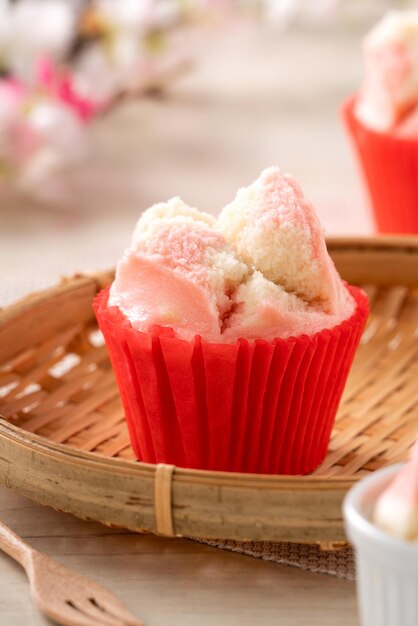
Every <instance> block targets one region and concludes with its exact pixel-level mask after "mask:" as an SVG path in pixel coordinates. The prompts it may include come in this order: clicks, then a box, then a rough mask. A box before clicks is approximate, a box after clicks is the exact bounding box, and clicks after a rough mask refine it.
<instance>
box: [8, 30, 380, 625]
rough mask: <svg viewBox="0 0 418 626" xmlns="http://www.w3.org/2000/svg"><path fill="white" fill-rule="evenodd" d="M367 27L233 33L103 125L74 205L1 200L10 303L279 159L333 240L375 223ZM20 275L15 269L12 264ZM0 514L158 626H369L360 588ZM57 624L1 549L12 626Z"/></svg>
mask: <svg viewBox="0 0 418 626" xmlns="http://www.w3.org/2000/svg"><path fill="white" fill-rule="evenodd" d="M359 40H360V33H357V34H356V33H353V34H350V35H347V34H344V33H341V32H338V33H334V34H329V33H328V35H327V34H326V33H325V34H324V33H317V34H316V35H314V34H312V33H297V32H294V33H288V34H283V35H281V34H280V33H273V32H264V33H262V34H260V33H258V34H254V33H251V32H250V33H246V34H245V36H238V37H236V36H235V35H234V36H233V37H232V36H231V37H229V36H227V34H226V35H225V36H224V39H223V41H222V42H221V43H220V44H219V45H218V47H216V46H215V50H214V51H212V53H211V54H210V55H209V56H208V57H207V58H206V59H205V60H204V62H203V63H202V64H201V65H200V66H199V68H198V69H197V71H196V72H195V73H194V74H193V75H190V76H188V77H185V78H184V79H183V80H181V81H180V82H179V83H178V84H176V85H175V86H173V87H172V88H171V96H170V97H169V98H166V99H162V100H144V101H142V102H138V103H127V104H126V105H124V106H122V107H121V108H120V109H119V110H118V111H115V112H114V113H112V114H111V115H110V116H108V117H107V118H106V119H103V120H102V121H101V122H100V123H99V124H98V125H97V126H96V127H95V129H94V132H93V142H94V146H95V153H94V158H92V159H91V160H90V162H89V163H88V165H87V166H86V168H85V169H82V170H80V172H79V173H78V176H77V177H76V180H75V189H76V193H74V194H73V195H70V196H69V198H68V203H69V204H68V203H67V207H66V208H65V209H63V210H59V209H58V210H55V209H50V210H45V209H44V208H42V207H39V206H37V205H35V204H34V203H31V202H28V201H27V200H23V199H21V198H19V199H17V198H15V197H14V196H13V195H12V196H11V197H10V196H9V197H3V199H2V200H1V199H0V285H1V287H0V305H1V304H6V303H8V302H10V301H11V300H13V299H15V298H16V297H18V296H20V295H23V294H24V293H26V292H28V291H32V290H34V289H37V288H40V287H43V286H46V285H48V284H50V283H52V282H54V281H56V280H57V278H58V276H59V275H60V274H63V273H71V272H73V271H77V270H81V271H83V270H88V269H92V270H93V269H98V268H103V267H108V266H110V265H112V264H113V263H114V262H115V261H116V259H117V258H118V256H119V255H120V252H121V250H122V249H123V247H124V245H125V244H126V243H127V241H128V237H129V233H130V231H131V229H132V226H133V224H134V222H135V220H136V219H137V217H138V215H139V214H140V212H141V211H142V210H143V209H144V208H145V207H146V206H148V205H150V204H152V203H153V202H156V201H159V200H162V199H164V198H167V197H170V196H172V195H177V194H179V195H181V196H182V197H183V198H184V199H185V200H186V201H188V202H189V203H191V204H197V205H198V206H199V207H201V208H205V209H208V210H210V211H212V212H216V211H217V210H218V209H219V208H220V207H221V206H222V205H223V204H224V203H226V202H227V201H228V200H229V199H231V198H232V196H233V194H234V192H235V190H236V188H237V187H238V186H240V185H244V184H248V183H249V182H251V181H252V180H253V179H254V178H255V177H256V176H257V175H258V173H259V171H260V169H261V168H262V167H264V166H266V165H269V164H272V163H278V164H280V165H281V166H282V167H283V168H284V169H285V170H288V171H290V172H292V173H294V174H295V175H296V176H297V177H298V179H299V180H300V182H301V184H302V186H303V187H304V188H305V190H306V192H307V194H308V195H309V196H310V197H311V198H312V199H313V200H314V202H315V205H316V207H317V210H318V212H319V214H320V217H321V220H322V222H323V224H324V226H325V227H326V230H327V232H328V233H331V234H335V233H363V234H364V233H367V232H370V231H371V222H370V218H369V216H368V214H367V210H366V209H365V204H364V197H363V195H362V192H361V185H360V182H359V179H358V177H357V172H356V170H355V166H354V162H353V159H352V156H351V154H350V150H349V146H348V144H347V142H346V139H345V137H344V133H343V131H342V129H341V126H340V122H339V119H338V106H339V104H340V103H341V101H342V100H343V99H344V97H345V96H346V95H348V94H350V93H351V92H352V91H353V90H354V89H355V88H356V86H357V85H358V82H359V79H360V74H361V68H360V54H359ZM11 268H13V269H11ZM0 518H1V519H3V520H4V521H5V522H6V523H7V524H10V525H11V526H12V528H13V529H14V530H15V531H16V532H17V533H20V534H21V535H22V536H23V537H25V538H27V539H28V540H29V541H30V542H31V543H32V544H33V545H34V546H35V547H36V548H38V549H40V550H44V551H45V552H47V553H48V554H50V555H51V556H53V557H56V558H57V559H59V560H61V561H62V562H63V563H64V564H65V565H68V566H70V567H73V568H75V569H77V570H78V571H80V572H82V573H84V574H87V575H89V576H91V577H92V578H95V579H97V580H98V581H99V582H100V583H103V584H105V585H108V586H109V587H110V588H111V589H112V590H113V591H114V592H116V593H117V594H119V595H120V597H121V598H122V599H123V600H124V601H125V602H126V604H127V605H128V606H129V607H130V608H131V609H132V610H133V611H134V612H135V613H136V614H137V615H138V616H140V617H142V618H143V620H144V621H145V623H146V624H147V625H148V626H168V625H173V626H174V625H178V626H180V625H181V626H206V625H207V626H214V625H216V626H223V625H225V626H234V625H237V626H238V625H239V626H247V625H248V626H250V625H251V626H256V625H258V624H262V625H263V626H270V625H271V626H273V625H276V624H283V626H307V625H309V626H315V625H318V626H327V625H329V626H337V625H338V626H355V625H356V624H358V621H357V614H356V600H355V585H354V583H352V582H348V581H346V580H339V579H337V578H335V577H332V576H326V575H319V574H311V573H307V572H304V571H300V570H297V569H295V568H290V567H286V566H281V565H277V564H274V563H268V562H263V561H259V560H256V559H254V558H251V557H245V556H241V555H237V554H232V553H227V552H222V551H220V550H217V549H215V548H210V547H207V546H203V545H199V544H196V543H193V542H192V541H188V540H180V539H175V540H168V539H162V538H156V537H152V536H141V535H135V534H130V533H127V532H123V531H120V530H109V529H106V528H104V527H102V526H100V525H98V524H95V523H87V522H82V521H79V520H77V519H74V518H73V517H71V516H69V515H65V514H62V513H57V512H54V511H52V510H50V509H47V508H43V507H40V506H38V505H36V504H35V503H33V502H31V501H29V500H27V499H24V498H23V497H21V496H19V495H17V494H14V493H11V492H9V491H8V490H7V489H5V488H0ZM45 623H46V622H45V621H44V620H43V618H42V617H41V616H40V615H39V614H38V613H37V611H36V609H34V608H33V607H32V605H31V603H30V602H29V600H28V586H27V584H26V580H25V577H24V574H23V572H22V571H21V570H20V568H19V567H18V566H17V565H16V564H14V563H13V562H12V561H11V560H10V559H9V558H8V557H6V556H2V555H0V624H1V625H4V626H9V625H10V626H27V625H28V624H30V625H31V626H38V625H41V624H45Z"/></svg>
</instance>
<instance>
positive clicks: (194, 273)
mask: <svg viewBox="0 0 418 626" xmlns="http://www.w3.org/2000/svg"><path fill="white" fill-rule="evenodd" d="M260 182H261V186H262V187H263V186H265V195H264V194H261V195H262V197H263V198H264V199H265V200H266V202H265V203H263V202H262V203H261V204H260V205H259V204H257V206H255V207H254V208H255V214H256V218H255V219H256V222H257V223H258V225H259V224H260V223H264V225H265V226H266V227H267V228H268V229H281V228H283V225H284V224H293V226H296V227H297V228H299V230H302V231H303V232H304V233H305V234H306V233H308V235H306V236H307V238H308V244H309V245H307V246H306V248H307V250H308V253H309V255H311V256H312V259H313V261H314V263H315V264H316V266H315V267H316V268H317V270H318V271H317V276H318V277H319V278H318V282H319V283H321V284H320V287H319V288H320V289H322V291H323V292H324V293H326V295H327V301H326V302H325V300H324V301H323V302H321V300H320V299H315V298H314V299H313V300H311V301H307V300H305V299H303V298H301V297H299V294H298V295H297V294H296V293H292V290H291V289H290V290H289V288H288V287H286V288H284V287H283V285H282V284H281V283H276V284H275V283H274V282H272V281H271V280H268V279H266V278H265V277H264V276H263V275H262V273H261V272H260V271H256V270H257V269H258V268H255V267H254V266H252V265H251V264H250V263H249V262H248V261H245V260H243V258H242V257H241V256H240V255H238V253H237V251H236V249H235V248H234V246H233V244H232V243H231V241H229V240H228V238H227V237H226V235H225V233H224V232H223V231H222V228H221V227H220V226H221V223H220V224H217V223H215V222H214V224H211V223H210V220H208V219H207V216H204V219H201V220H199V219H196V217H194V216H195V214H196V210H195V209H190V207H186V205H184V204H182V203H181V201H180V200H178V199H176V200H175V203H174V204H173V201H170V202H169V203H168V204H167V216H165V215H164V205H158V211H157V212H156V211H155V208H151V209H150V210H149V212H148V213H147V212H146V213H145V214H144V218H142V219H141V220H140V221H139V223H138V225H137V227H136V229H135V237H134V241H133V242H132V244H131V247H130V248H129V249H128V250H127V251H126V252H125V254H124V256H123V258H122V260H121V261H120V263H119V264H118V266H117V269H116V276H115V280H114V283H113V285H112V287H111V291H110V296H109V305H110V306H118V307H119V308H120V310H121V311H122V312H123V313H124V314H125V316H126V317H127V318H128V319H129V320H130V321H131V323H132V325H133V326H134V327H135V328H138V329H139V330H142V331H148V330H149V329H150V328H151V327H152V326H154V325H159V326H164V327H170V328H172V329H173V330H174V332H175V334H176V336H177V337H180V338H182V339H185V340H191V339H193V337H194V336H195V335H200V336H201V337H203V338H204V339H205V340H208V341H212V342H219V343H221V342H225V343H233V342H235V341H236V340H237V339H239V338H240V337H246V338H248V339H257V338H263V339H267V340H271V339H273V338H275V337H289V336H291V335H300V334H305V333H306V334H312V333H314V332H317V331H318V330H322V329H323V328H329V327H332V326H335V325H336V324H338V323H340V322H341V321H343V319H346V318H348V317H350V315H351V314H352V313H353V310H354V301H353V299H352V297H351V295H350V294H349V292H348V290H347V289H346V287H345V286H344V285H343V283H342V281H341V279H340V278H339V276H338V274H337V272H336V270H335V267H334V265H333V263H332V261H331V260H330V258H329V256H328V253H327V250H326V246H325V241H324V237H323V233H322V229H321V227H320V225H319V222H318V220H317V218H316V216H315V213H314V211H313V208H312V206H311V205H310V203H309V202H308V201H307V200H306V199H305V198H304V196H303V194H302V192H301V190H300V187H299V186H298V185H297V184H296V183H295V181H294V180H293V179H292V178H291V177H289V176H283V175H282V174H281V173H280V171H279V170H278V168H274V171H273V170H268V171H267V172H266V173H264V174H263V175H262V177H261V178H260ZM259 200H260V199H259V198H258V199H257V203H258V202H259ZM267 200H268V201H267ZM162 207H163V208H162ZM254 227H255V226H254ZM249 228H250V232H251V228H252V226H251V224H250V226H249ZM289 236H290V233H289ZM305 253H306V250H305ZM315 276H316V275H315ZM297 278H298V277H297V276H295V280H297ZM315 289H316V287H315Z"/></svg>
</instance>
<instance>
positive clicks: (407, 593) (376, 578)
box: [344, 465, 418, 626]
mask: <svg viewBox="0 0 418 626" xmlns="http://www.w3.org/2000/svg"><path fill="white" fill-rule="evenodd" d="M400 468H401V465H392V466H390V467H387V468H385V469H382V470H379V471H377V472H374V473H373V474H371V475H370V476H368V477H367V478H364V479H362V480H360V481H359V482H358V483H357V484H356V485H355V486H354V487H353V488H352V489H350V491H349V492H348V494H347V496H346V498H345V500H344V519H345V524H346V533H347V536H348V538H349V540H350V541H351V543H352V544H353V545H354V548H355V551H356V561H357V592H358V600H359V607H360V617H361V624H362V626H418V546H417V545H415V544H411V543H407V542H406V541H400V540H399V539H394V538H393V537H391V536H390V535H388V534H387V533H385V532H383V531H382V530H380V529H379V528H377V527H376V526H375V525H374V524H372V523H371V522H370V517H371V514H372V512H373V509H374V506H375V503H376V500H377V498H378V496H379V495H380V494H381V493H382V491H383V490H384V489H385V487H386V486H387V485H388V484H389V482H390V481H391V480H392V479H393V478H394V476H395V474H396V473H397V472H398V471H399V469H400Z"/></svg>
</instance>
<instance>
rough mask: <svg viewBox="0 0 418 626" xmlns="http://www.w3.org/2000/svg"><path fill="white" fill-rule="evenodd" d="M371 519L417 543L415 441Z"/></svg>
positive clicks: (417, 446) (417, 449) (417, 447)
mask: <svg viewBox="0 0 418 626" xmlns="http://www.w3.org/2000/svg"><path fill="white" fill-rule="evenodd" d="M373 520H374V522H375V523H376V525H377V526H379V527H380V528H382V530H385V531H386V532H388V533H389V534H390V535H392V536H393V537H396V538H397V539H403V540H405V541H412V542H415V543H418V441H417V442H416V443H415V445H414V447H413V448H412V450H411V453H410V456H409V461H408V462H407V464H406V465H405V466H404V467H403V468H402V469H401V471H400V472H399V473H398V474H397V475H396V477H395V479H394V480H393V481H392V482H391V483H390V485H389V487H387V488H386V490H385V491H384V492H383V493H382V495H381V496H380V498H379V500H378V501H377V503H376V507H375V510H374V515H373Z"/></svg>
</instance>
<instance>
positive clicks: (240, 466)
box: [95, 168, 368, 474]
mask: <svg viewBox="0 0 418 626" xmlns="http://www.w3.org/2000/svg"><path fill="white" fill-rule="evenodd" d="M95 310H96V314H97V318H98V321H99V324H100V327H101V329H102V331H103V334H104V336H105V339H106V343H107V346H108V349H109V354H110V357H111V360H112V364H113V368H114V371H115V375H116V379H117V382H118V385H119V389H120V392H121V396H122V400H123V403H124V408H125V413H126V418H127V423H128V427H129V432H130V437H131V442H132V446H133V449H134V451H135V454H136V456H137V458H138V459H139V460H142V461H146V462H150V463H159V462H165V463H172V464H174V465H178V466H181V467H192V468H201V469H212V470H226V471H241V472H258V473H287V474H303V473H308V472H311V471H313V470H314V469H315V468H316V467H317V466H318V465H319V464H320V463H321V461H322V460H323V459H324V457H325V454H326V451H327V447H328V442H329V438H330V434H331V429H332V425H333V422H334V418H335V414H336V411H337V407H338V403H339V400H340V398H341V394H342V391H343V387H344V384H345V381H346V378H347V375H348V372H349V368H350V365H351V362H352V360H353V357H354V353H355V350H356V348H357V345H358V342H359V340H360V336H361V333H362V330H363V327H364V324H365V321H366V318H367V314H368V306H367V300H366V297H365V295H364V293H363V292H362V291H361V290H359V289H357V288H355V287H351V286H347V285H345V284H344V283H343V282H342V281H341V279H340V277H339V276H338V273H337V271H336V269H335V267H334V265H333V263H332V261H331V259H330V257H329V256H328V253H327V250H326V245H325V241H324V237H323V233H322V229H321V226H320V224H319V221H318V219H317V217H316V215H315V212H314V210H313V207H312V205H311V204H310V203H309V202H308V200H307V199H306V198H305V197H304V195H303V193H302V191H301V189H300V187H299V186H298V185H297V183H296V182H295V181H294V179H293V178H291V177H290V176H288V175H287V174H283V173H282V172H281V171H280V170H279V169H278V168H270V169H268V170H265V171H264V172H263V173H262V175H261V177H260V178H259V179H258V180H257V181H256V182H255V183H253V184H252V185H251V186H250V187H248V188H245V189H241V190H240V191H239V192H238V194H237V196H236V198H235V200H234V201H233V202H232V203H231V204H230V205H228V206H227V207H225V208H224V209H223V211H222V212H221V214H220V215H219V217H218V219H217V220H215V219H214V218H213V217H211V216H210V215H208V214H206V213H203V212H200V211H198V210H197V209H193V208H190V207H188V206H187V205H185V204H184V203H183V202H182V201H181V200H180V199H178V198H176V199H173V200H170V201H169V202H168V203H166V204H159V205H155V206H154V207H151V209H149V210H148V211H146V212H145V213H144V214H143V216H142V217H141V219H140V220H139V222H138V224H137V227H136V229H135V232H134V236H133V239H132V242H131V246H130V248H128V250H127V251H126V252H125V255H124V257H123V258H122V260H121V261H120V263H119V265H118V267H117V270H116V276H115V280H114V282H113V284H112V286H111V288H110V290H109V289H107V290H105V291H103V292H102V293H101V294H99V296H98V297H97V299H96V301H95Z"/></svg>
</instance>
